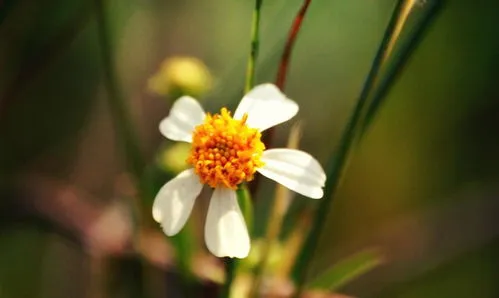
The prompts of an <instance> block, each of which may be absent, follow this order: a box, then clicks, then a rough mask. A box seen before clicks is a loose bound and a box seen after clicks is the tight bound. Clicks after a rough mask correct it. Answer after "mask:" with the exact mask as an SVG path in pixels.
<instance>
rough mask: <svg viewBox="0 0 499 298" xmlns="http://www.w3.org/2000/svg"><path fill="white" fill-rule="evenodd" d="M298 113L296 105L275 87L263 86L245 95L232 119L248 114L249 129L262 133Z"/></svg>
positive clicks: (270, 85)
mask: <svg viewBox="0 0 499 298" xmlns="http://www.w3.org/2000/svg"><path fill="white" fill-rule="evenodd" d="M296 113H298V104H297V103H296V102H294V101H292V100H291V99H289V98H287V97H286V95H284V94H283V93H282V92H281V91H280V90H279V89H278V88H277V87H276V86H275V85H273V84H263V85H258V86H256V87H255V88H253V89H252V90H251V91H250V92H248V94H246V95H245V96H244V97H243V99H242V100H241V102H240V103H239V106H238V107H237V109H236V112H235V113H234V119H241V118H242V117H243V115H244V114H248V120H246V123H247V124H248V126H249V127H252V128H258V129H259V130H260V131H263V130H265V129H267V128H270V127H272V126H275V125H277V124H279V123H282V122H286V121H288V120H289V119H291V118H293V117H294V116H295V115H296Z"/></svg>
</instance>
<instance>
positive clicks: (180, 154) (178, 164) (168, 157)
mask: <svg viewBox="0 0 499 298" xmlns="http://www.w3.org/2000/svg"><path fill="white" fill-rule="evenodd" d="M190 150H191V144H189V143H181V142H179V143H175V144H173V145H172V146H169V147H167V148H165V149H163V150H162V151H161V153H160V155H159V160H158V162H159V165H160V166H161V167H162V168H163V169H165V170H167V171H170V172H173V173H180V172H182V171H183V170H186V169H187V168H188V167H189V165H188V164H187V162H186V160H187V157H188V156H189V153H190Z"/></svg>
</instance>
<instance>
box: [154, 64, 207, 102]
mask: <svg viewBox="0 0 499 298" xmlns="http://www.w3.org/2000/svg"><path fill="white" fill-rule="evenodd" d="M211 85H212V77H211V74H210V71H209V70H208V68H207V67H206V65H205V64H204V63H203V62H202V61H201V60H199V59H197V58H194V57H172V58H168V59H166V60H165V61H163V62H162V63H161V66H160V69H159V71H158V72H157V73H156V74H154V75H153V76H152V77H151V78H150V79H149V81H148V86H147V87H148V90H149V91H151V92H153V93H155V94H158V95H170V96H172V97H179V96H182V95H190V96H194V97H199V96H201V95H203V94H205V93H206V92H207V91H208V90H209V89H210V88H211Z"/></svg>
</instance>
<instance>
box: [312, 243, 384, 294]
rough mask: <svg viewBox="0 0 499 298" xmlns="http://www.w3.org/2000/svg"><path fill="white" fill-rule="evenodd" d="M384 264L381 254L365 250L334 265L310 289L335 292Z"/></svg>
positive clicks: (315, 280) (317, 278)
mask: <svg viewBox="0 0 499 298" xmlns="http://www.w3.org/2000/svg"><path fill="white" fill-rule="evenodd" d="M382 262H383V257H382V256H381V254H380V252H379V251H377V250H373V249H368V250H363V251H361V252H358V253H356V254H354V255H352V256H350V257H348V258H345V259H343V260H341V261H340V262H338V263H336V264H335V265H333V267H332V268H331V269H329V270H327V271H326V272H324V273H322V274H320V275H319V276H317V277H316V278H315V279H314V280H312V282H310V283H309V284H308V286H307V287H308V288H312V289H323V290H330V291H334V290H337V289H339V288H341V287H342V286H344V285H346V284H348V283H349V282H351V281H352V280H354V279H356V278H358V277H359V276H361V275H363V274H365V273H367V272H368V271H370V270H372V269H374V268H375V267H377V266H379V265H380V264H381V263H382Z"/></svg>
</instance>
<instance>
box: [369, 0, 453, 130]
mask: <svg viewBox="0 0 499 298" xmlns="http://www.w3.org/2000/svg"><path fill="white" fill-rule="evenodd" d="M442 7H443V1H440V0H434V1H427V2H425V3H424V4H419V5H418V4H416V5H415V7H413V9H412V10H413V11H411V14H414V15H413V16H412V17H410V18H411V19H413V18H415V19H416V20H408V23H413V24H408V25H410V27H411V28H409V29H405V30H404V31H406V32H402V34H401V35H407V36H406V37H403V36H402V38H400V39H399V40H397V44H395V45H394V52H393V54H391V55H390V57H389V58H388V60H387V62H386V67H385V71H384V74H383V76H382V78H381V79H380V80H379V84H378V86H377V88H375V90H374V91H373V93H372V96H371V99H370V101H369V104H368V106H367V108H366V112H365V116H364V119H363V122H362V124H361V128H360V129H361V134H364V133H365V132H366V130H367V129H368V128H369V126H370V124H371V123H372V121H373V119H374V118H375V116H376V112H377V111H378V110H379V107H380V106H381V105H382V103H383V100H384V99H385V97H386V95H387V94H388V92H389V91H390V89H391V87H392V86H393V85H394V83H395V82H396V80H397V78H398V76H399V75H400V74H401V73H402V71H403V69H404V66H405V65H406V62H407V60H408V59H409V57H410V56H411V54H412V53H413V52H414V51H415V50H416V48H417V47H418V46H419V44H420V42H421V40H422V39H423V37H424V35H425V33H426V32H427V29H428V27H429V26H430V25H431V24H432V22H433V20H435V18H436V16H437V15H438V13H439V12H440V11H441V9H442ZM411 21H412V22H411Z"/></svg>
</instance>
